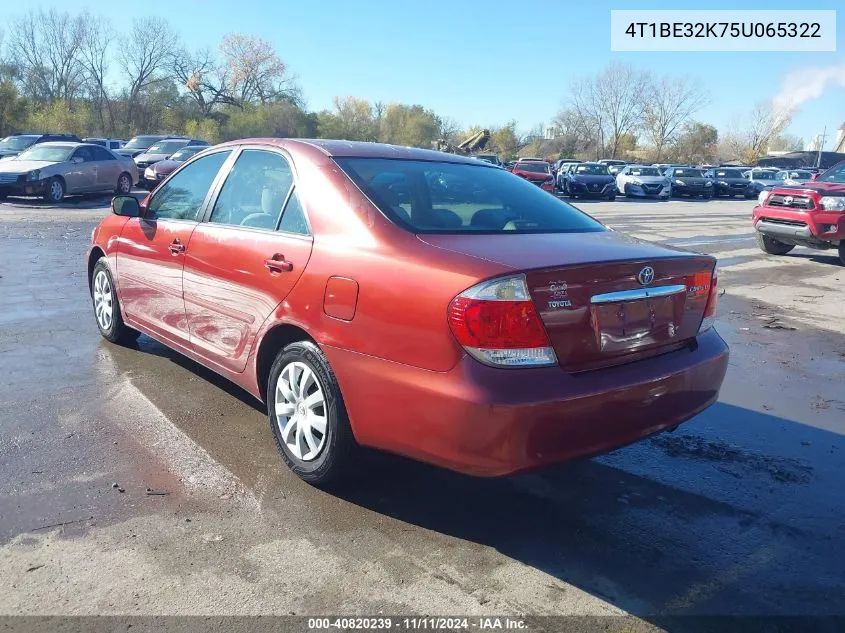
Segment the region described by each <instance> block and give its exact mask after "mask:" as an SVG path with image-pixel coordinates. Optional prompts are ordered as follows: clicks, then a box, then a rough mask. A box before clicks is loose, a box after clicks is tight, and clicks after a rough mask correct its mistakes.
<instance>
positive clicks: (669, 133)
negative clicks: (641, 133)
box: [643, 77, 709, 162]
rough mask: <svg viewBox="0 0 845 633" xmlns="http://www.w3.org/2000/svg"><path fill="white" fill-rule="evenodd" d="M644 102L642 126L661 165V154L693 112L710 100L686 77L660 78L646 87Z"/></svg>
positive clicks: (698, 86)
mask: <svg viewBox="0 0 845 633" xmlns="http://www.w3.org/2000/svg"><path fill="white" fill-rule="evenodd" d="M644 97H645V98H644V101H643V123H644V127H645V131H646V134H647V135H648V137H649V139H650V140H651V143H652V145H653V146H654V152H655V160H656V161H657V162H660V160H661V159H662V158H663V152H664V150H665V149H666V148H667V147H668V146H669V145H670V144H671V143H672V142H673V141H675V140H676V139H677V137H678V135H679V134H680V132H681V130H682V129H683V127H684V125H685V124H686V123H687V122H689V121H690V119H691V117H692V115H693V114H695V112H697V111H698V110H699V109H701V108H702V107H703V106H704V105H706V104H707V102H708V100H709V96H708V95H707V93H706V92H705V91H704V89H703V88H702V87H701V85H700V84H699V83H698V82H697V81H694V80H691V79H689V78H687V77H677V78H676V77H663V78H662V79H659V80H657V81H653V82H649V83H648V84H647V88H646V92H645V94H644Z"/></svg>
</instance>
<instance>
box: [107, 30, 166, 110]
mask: <svg viewBox="0 0 845 633" xmlns="http://www.w3.org/2000/svg"><path fill="white" fill-rule="evenodd" d="M175 49H176V34H175V33H174V32H173V29H171V28H170V25H169V24H168V23H167V21H166V20H164V19H162V18H143V19H139V20H135V21H134V22H133V23H132V30H131V32H130V33H129V35H128V37H127V38H126V41H125V43H124V45H123V48H122V49H121V54H120V59H119V63H120V67H121V69H122V70H123V72H124V74H125V75H126V79H127V82H128V87H127V95H126V96H127V100H128V104H127V119H128V121H129V122H130V123H132V122H134V115H135V112H136V110H137V107H138V102H139V100H140V97H141V94H142V93H143V92H144V90H146V89H147V88H149V87H150V85H151V84H153V83H155V82H157V81H159V80H161V79H163V78H164V77H163V75H166V74H167V71H169V70H170V62H171V60H172V59H173V51H174V50H175Z"/></svg>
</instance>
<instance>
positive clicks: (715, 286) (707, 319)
mask: <svg viewBox="0 0 845 633" xmlns="http://www.w3.org/2000/svg"><path fill="white" fill-rule="evenodd" d="M718 290H719V274H718V273H717V272H716V270H715V269H714V270H713V277H712V278H711V280H710V294H708V295H707V306H706V307H705V308H704V318H703V319H702V320H701V326H700V327H699V328H698V333H699V334H701V333H702V332H706V331H707V330H709V329H710V328H711V327H713V324H714V323H715V322H716V300H717V298H718V296H719V295H718Z"/></svg>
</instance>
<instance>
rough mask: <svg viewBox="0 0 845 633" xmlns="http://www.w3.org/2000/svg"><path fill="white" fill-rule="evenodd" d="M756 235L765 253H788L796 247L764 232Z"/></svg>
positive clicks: (758, 243) (758, 244)
mask: <svg viewBox="0 0 845 633" xmlns="http://www.w3.org/2000/svg"><path fill="white" fill-rule="evenodd" d="M754 237H755V238H756V239H757V246H759V247H760V250H761V251H763V252H764V253H768V254H769V255H786V254H787V253H788V252H789V251H791V250H792V249H793V248H795V246H793V245H792V244H784V243H783V242H778V241H777V240H776V239H775V238H773V237H769V236H768V235H764V234H763V233H759V232H758V233H757V235H755V236H754ZM840 249H841V247H840ZM841 252H842V251H841V250H840V253H841Z"/></svg>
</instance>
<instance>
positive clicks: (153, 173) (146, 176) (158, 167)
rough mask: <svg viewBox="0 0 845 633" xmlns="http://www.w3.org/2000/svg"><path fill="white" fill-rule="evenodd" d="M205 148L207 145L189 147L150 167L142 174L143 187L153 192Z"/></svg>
mask: <svg viewBox="0 0 845 633" xmlns="http://www.w3.org/2000/svg"><path fill="white" fill-rule="evenodd" d="M205 148H206V146H205V145H189V146H187V147H183V148H182V149H180V150H179V151H178V152H176V153H175V154H173V155H172V156H171V157H170V158H168V159H167V160H160V161H158V162H157V163H155V164H153V165H150V166H149V167H147V168H146V169H145V170H144V173H142V174H141V186H142V187H144V188H145V189H148V190H150V191H152V190H153V189H155V188H156V187H157V186H158V183H160V182H161V181H162V180H164V179H165V178H167V176H169V175H170V174H171V173H173V172H174V171H175V170H176V168H177V167H179V166H180V165H181V164H182V163H184V162H185V161H186V160H188V159H189V158H190V157H191V156H193V155H195V154H198V153H199V152H201V151H202V150H204V149H205Z"/></svg>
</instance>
